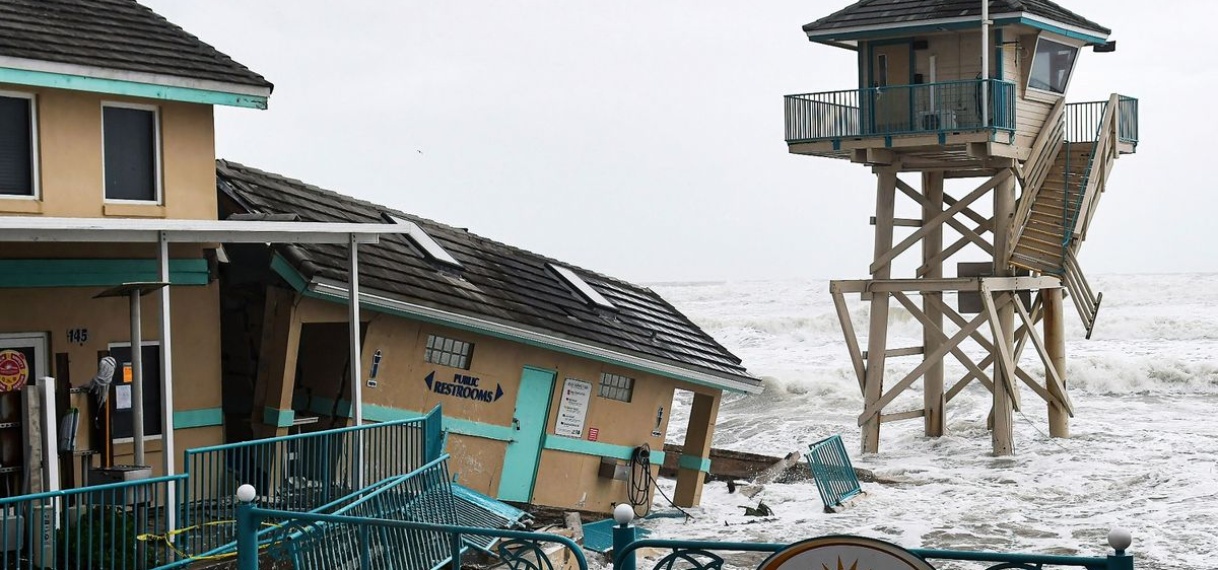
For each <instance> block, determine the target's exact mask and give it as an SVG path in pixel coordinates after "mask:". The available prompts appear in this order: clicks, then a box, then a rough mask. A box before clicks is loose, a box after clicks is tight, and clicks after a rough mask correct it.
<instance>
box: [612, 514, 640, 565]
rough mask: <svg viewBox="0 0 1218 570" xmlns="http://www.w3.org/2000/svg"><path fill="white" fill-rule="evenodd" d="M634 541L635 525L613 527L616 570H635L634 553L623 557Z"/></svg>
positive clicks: (625, 524) (623, 524)
mask: <svg viewBox="0 0 1218 570" xmlns="http://www.w3.org/2000/svg"><path fill="white" fill-rule="evenodd" d="M627 506H629V505H627ZM615 514H616V513H615ZM634 539H635V530H634V525H631V524H630V522H624V523H621V524H619V525H617V526H615V527H613V569H614V570H635V560H634V551H631V552H630V553H629V554H625V555H623V553H624V552H626V547H628V546H630V544H631V543H632V542H634Z"/></svg>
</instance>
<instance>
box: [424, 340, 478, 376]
mask: <svg viewBox="0 0 1218 570" xmlns="http://www.w3.org/2000/svg"><path fill="white" fill-rule="evenodd" d="M473 356H474V343H472V342H464V341H460V340H455V339H451V338H444V337H442V336H437V335H434V334H431V335H427V350H426V351H424V352H423V360H426V361H427V362H430V363H432V364H439V365H440V366H451V367H453V368H463V369H465V370H469V365H470V360H471V359H472V358H473Z"/></svg>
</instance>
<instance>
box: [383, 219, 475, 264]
mask: <svg viewBox="0 0 1218 570" xmlns="http://www.w3.org/2000/svg"><path fill="white" fill-rule="evenodd" d="M382 215H383V216H384V218H385V221H387V222H391V223H394V224H398V225H400V226H403V227H404V229H403V231H402V235H404V236H406V238H407V239H409V240H410V241H411V243H413V244H414V245H415V247H417V248H419V250H421V251H422V252H423V254H424V255H426V256H427V258H428V259H430V260H432V261H435V262H438V263H443V264H445V265H448V266H451V267H456V268H458V269H460V268H461V267H462V265H461V262H460V261H457V258H455V257H453V256H452V254H450V253H448V252H447V251H445V250H444V248H443V247H440V244H439V243H436V240H434V239H432V238H431V236H429V235H427V232H425V231H423V228H420V227H419V225H418V224H416V223H414V222H412V221H410V220H407V219H405V218H399V217H398V216H395V215H393V214H389V213H385V214H382Z"/></svg>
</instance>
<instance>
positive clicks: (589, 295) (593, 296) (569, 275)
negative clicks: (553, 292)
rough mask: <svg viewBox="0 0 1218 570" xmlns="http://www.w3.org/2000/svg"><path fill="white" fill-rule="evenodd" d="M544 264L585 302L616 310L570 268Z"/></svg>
mask: <svg viewBox="0 0 1218 570" xmlns="http://www.w3.org/2000/svg"><path fill="white" fill-rule="evenodd" d="M546 266H547V267H549V268H550V269H551V270H552V271H554V273H555V274H557V275H558V276H559V277H560V278H561V279H562V280H563V281H564V282H565V283H566V284H567V286H568V287H571V288H572V289H575V291H576V292H578V293H579V294H580V295H581V296H582V297H583V298H584V299H585V300H586V301H587V302H589V303H592V304H593V305H596V306H598V307H600V308H602V309H610V310H617V307H616V306H614V305H613V303H610V302H609V299H606V298H605V296H604V295H601V294H600V293H599V292H598V291H597V290H596V289H593V288H592V286H591V285H589V284H588V282H587V281H584V280H583V278H581V277H580V276H579V275H576V274H575V272H574V271H571V269H570V268H567V267H563V266H561V265H556V264H554V263H547V264H546Z"/></svg>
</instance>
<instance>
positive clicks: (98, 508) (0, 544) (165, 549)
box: [0, 475, 186, 570]
mask: <svg viewBox="0 0 1218 570" xmlns="http://www.w3.org/2000/svg"><path fill="white" fill-rule="evenodd" d="M185 478H186V476H185V475H176V476H172V477H158V478H155V479H143V480H137V481H128V482H123V483H110V484H106V485H95V486H92V487H81V488H77V489H70V490H66V491H51V492H46V493H37V494H32V495H22V496H19V497H11V498H5V499H0V568H4V569H6V570H7V569H31V570H32V569H34V568H38V569H43V570H46V569H51V570H87V569H94V568H105V569H107V570H145V569H147V568H154V567H158V566H162V565H165V564H169V563H170V562H172V561H173V560H175V553H174V551H173V550H172V548H170V547H169V546H168V544H167V543H166V542H165V541H164V540H163V536H164V534H165V533H166V532H167V529H168V524H169V523H168V517H167V515H168V510H167V508H166V505H168V496H169V489H170V487H173V486H177V485H179V484H180V483H181V482H182V481H183V480H184V479H185Z"/></svg>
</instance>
